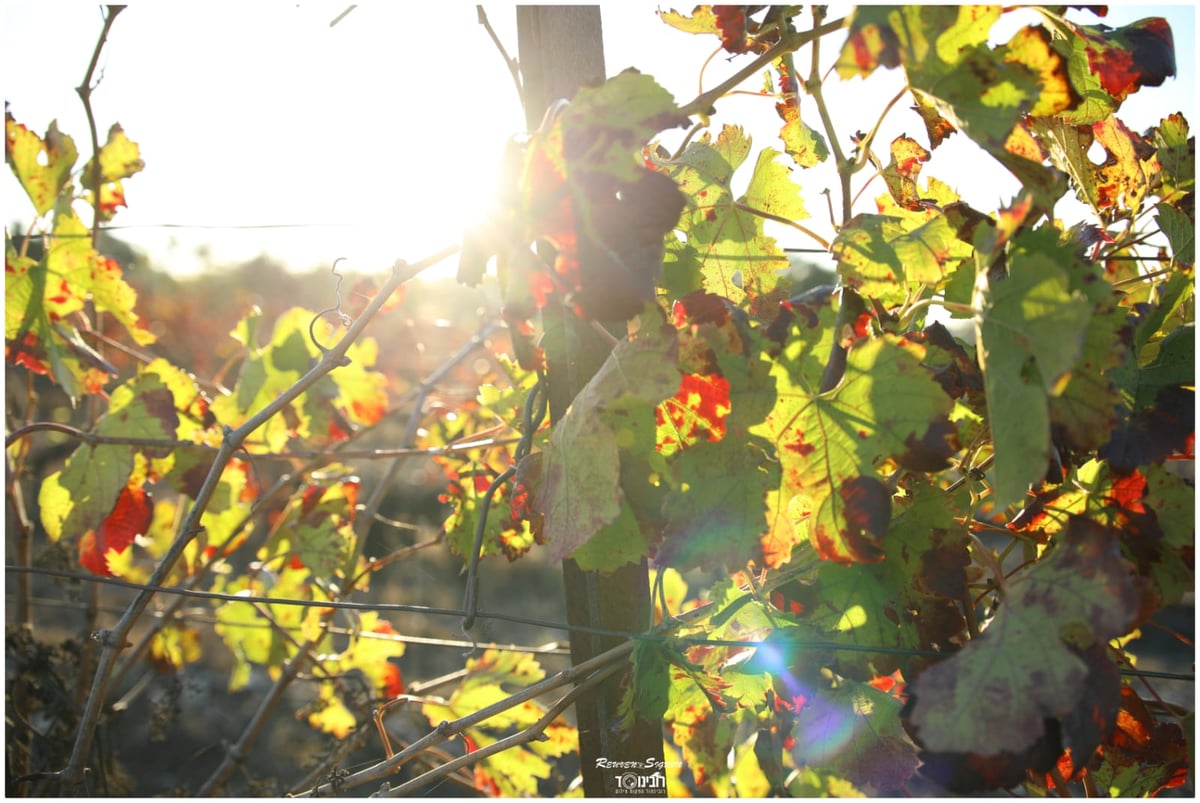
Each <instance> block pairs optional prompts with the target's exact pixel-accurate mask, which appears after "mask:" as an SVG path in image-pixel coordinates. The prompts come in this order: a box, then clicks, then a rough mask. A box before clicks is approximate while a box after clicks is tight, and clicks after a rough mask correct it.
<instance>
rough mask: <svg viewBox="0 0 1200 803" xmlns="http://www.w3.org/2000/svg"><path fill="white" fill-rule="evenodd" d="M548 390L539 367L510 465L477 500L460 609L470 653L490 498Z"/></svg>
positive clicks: (540, 413)
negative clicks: (473, 538)
mask: <svg viewBox="0 0 1200 803" xmlns="http://www.w3.org/2000/svg"><path fill="white" fill-rule="evenodd" d="M549 400H550V395H549V390H548V389H547V387H546V374H545V373H544V372H543V371H538V381H537V384H535V385H534V386H533V388H532V389H531V390H530V391H529V395H527V396H526V397H525V406H524V408H523V410H522V413H521V425H522V430H523V431H522V433H521V442H520V443H519V444H517V448H516V450H515V451H514V453H513V465H511V466H509V467H508V468H507V469H505V470H504V471H503V472H502V473H501V474H500V475H499V476H498V477H496V479H494V480H492V484H491V485H489V486H488V489H487V491H485V492H484V494H483V499H482V500H480V506H479V519H478V521H477V522H476V523H475V541H474V545H473V547H472V549H471V559H470V562H469V564H468V566H467V589H466V593H465V595H464V597H463V611H464V612H465V616H464V617H463V620H462V632H463V635H464V636H466V637H467V638H468V639H470V640H471V649H470V650H468V651H467V652H466V653H464V655H465V656H467V657H470V656H471V655H474V654H475V653H476V651H478V649H479V642H478V641H476V640H475V636H474V635H473V634H472V633H471V628H472V627H473V626H474V625H475V619H476V617H477V616H478V615H479V607H478V606H479V554H480V552H481V551H482V550H483V535H484V528H485V527H486V526H487V517H488V512H489V511H490V509H491V506H492V498H493V497H494V496H495V495H496V492H497V491H498V490H500V487H501V486H502V485H504V483H506V482H508V481H509V480H510V479H512V478H513V476H514V475H515V474H516V473H517V467H516V464H517V463H519V462H521V460H523V459H524V458H525V456H526V455H528V454H529V450H530V448H531V447H532V445H533V436H534V433H535V432H537V430H538V429H539V428H540V427H541V426H542V421H544V420H545V418H546V411H547V407H548V406H549Z"/></svg>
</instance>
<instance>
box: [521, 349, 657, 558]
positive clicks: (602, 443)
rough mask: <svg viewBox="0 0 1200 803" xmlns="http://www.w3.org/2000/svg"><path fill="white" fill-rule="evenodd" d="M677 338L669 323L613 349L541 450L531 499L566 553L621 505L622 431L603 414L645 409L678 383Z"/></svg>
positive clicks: (548, 534)
mask: <svg viewBox="0 0 1200 803" xmlns="http://www.w3.org/2000/svg"><path fill="white" fill-rule="evenodd" d="M676 348H677V346H676V339H675V334H674V329H673V328H670V327H667V328H666V329H665V330H664V331H662V332H659V333H657V334H654V333H651V334H648V335H643V336H642V337H639V338H638V339H636V340H633V341H625V342H622V343H620V344H618V345H617V347H616V348H615V349H613V352H612V354H611V355H610V356H609V357H608V359H607V360H606V361H605V362H604V364H603V365H602V366H601V367H600V370H598V371H597V372H596V374H595V376H593V377H592V379H591V381H590V382H588V384H587V386H586V387H584V389H583V390H582V391H580V393H579V395H578V396H577V397H576V398H575V400H574V401H573V402H572V403H571V406H570V408H568V410H567V413H566V415H564V416H563V418H562V420H561V421H559V422H558V423H557V424H556V425H555V426H554V429H553V431H552V432H551V435H550V440H549V442H547V444H546V447H545V449H544V450H543V451H542V462H541V477H540V483H539V485H538V487H537V489H536V491H535V492H534V498H533V506H534V509H535V510H537V511H538V512H540V513H541V514H542V515H543V517H544V519H543V530H542V532H543V537H544V539H545V542H546V543H548V544H549V545H550V548H551V555H552V556H553V558H554V559H555V560H561V559H562V558H564V557H566V556H567V555H569V554H571V553H572V552H574V551H575V550H576V549H578V548H579V547H580V546H583V544H585V543H587V542H588V540H590V539H591V538H592V536H594V535H595V534H596V533H597V532H598V531H599V530H600V529H601V528H602V527H604V525H606V524H609V523H611V522H612V521H613V520H615V519H616V518H617V516H618V515H619V514H620V512H621V499H622V492H621V482H620V480H621V472H620V469H621V465H620V462H621V461H620V456H619V439H618V434H619V433H618V432H617V431H615V430H614V427H613V425H612V424H611V423H608V422H607V421H606V420H605V416H604V415H603V414H604V413H606V412H608V413H616V412H618V411H620V412H621V413H622V414H626V415H632V416H646V417H647V418H648V420H650V421H652V420H653V416H654V408H655V407H656V406H657V405H658V403H659V402H661V401H662V400H663V399H664V398H666V397H668V396H670V395H671V394H673V393H674V392H675V389H676V388H678V387H679V373H678V371H677V370H676V368H675V360H676V358H675V350H676Z"/></svg>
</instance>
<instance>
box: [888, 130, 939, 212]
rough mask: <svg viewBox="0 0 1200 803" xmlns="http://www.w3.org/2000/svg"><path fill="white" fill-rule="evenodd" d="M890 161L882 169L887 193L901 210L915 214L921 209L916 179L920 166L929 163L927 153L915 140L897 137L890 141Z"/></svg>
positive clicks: (919, 172)
mask: <svg viewBox="0 0 1200 803" xmlns="http://www.w3.org/2000/svg"><path fill="white" fill-rule="evenodd" d="M891 152H892V160H891V161H890V162H888V164H887V167H885V168H883V180H884V181H885V182H886V183H887V188H888V192H890V193H891V194H892V198H893V199H894V200H895V201H896V203H898V204H899V205H900V206H902V207H903V208H905V209H907V210H909V211H912V212H915V211H918V210H919V209H920V208H921V196H920V193H919V192H918V191H917V177H918V176H919V175H920V174H921V165H922V164H923V163H925V162H928V161H929V151H927V150H925V149H924V148H922V147H921V146H920V145H919V144H918V143H917V141H916V140H914V139H910V138H909V137H906V136H903V135H901V136H899V137H896V138H895V139H894V140H892V145H891Z"/></svg>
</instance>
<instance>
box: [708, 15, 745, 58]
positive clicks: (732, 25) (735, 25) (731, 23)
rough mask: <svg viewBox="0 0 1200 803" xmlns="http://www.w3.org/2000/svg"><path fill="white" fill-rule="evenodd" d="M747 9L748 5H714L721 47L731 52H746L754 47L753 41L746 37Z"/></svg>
mask: <svg viewBox="0 0 1200 803" xmlns="http://www.w3.org/2000/svg"><path fill="white" fill-rule="evenodd" d="M746 9H747V6H713V17H715V18H716V21H717V30H719V31H720V32H721V47H723V48H725V50H726V51H728V52H729V53H745V52H747V51H748V50H751V49H752V48H753V42H751V41H750V40H749V39H748V38H747V37H746Z"/></svg>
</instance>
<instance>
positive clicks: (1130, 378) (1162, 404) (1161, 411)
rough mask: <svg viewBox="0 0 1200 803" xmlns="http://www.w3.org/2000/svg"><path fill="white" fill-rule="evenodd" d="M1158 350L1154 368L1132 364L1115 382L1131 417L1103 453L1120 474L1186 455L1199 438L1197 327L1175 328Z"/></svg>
mask: <svg viewBox="0 0 1200 803" xmlns="http://www.w3.org/2000/svg"><path fill="white" fill-rule="evenodd" d="M1158 346H1159V348H1158V354H1157V355H1156V357H1155V358H1154V360H1153V361H1152V362H1150V364H1148V365H1146V366H1145V367H1143V368H1134V367H1133V366H1132V365H1130V364H1127V365H1125V366H1122V370H1121V371H1120V372H1119V373H1118V374H1117V376H1116V378H1115V380H1116V382H1117V384H1118V386H1119V387H1120V389H1121V391H1122V393H1123V401H1124V404H1123V406H1122V407H1123V411H1125V410H1127V411H1128V413H1127V415H1124V416H1122V418H1121V420H1120V421H1119V422H1118V425H1117V426H1116V427H1115V428H1114V429H1113V430H1112V431H1111V432H1110V433H1109V434H1110V436H1111V437H1110V439H1109V441H1108V443H1106V444H1104V445H1103V446H1102V447H1101V448H1100V452H1099V453H1100V456H1101V457H1102V458H1105V459H1107V460H1108V461H1109V462H1110V464H1111V465H1112V467H1113V469H1114V470H1115V471H1117V472H1120V473H1128V472H1129V471H1131V470H1133V469H1134V468H1135V467H1137V466H1142V465H1148V464H1151V463H1156V462H1159V461H1161V460H1163V459H1164V458H1166V457H1167V456H1168V455H1170V454H1171V453H1173V452H1176V451H1186V450H1188V448H1189V446H1188V444H1189V442H1190V441H1192V440H1193V439H1194V437H1195V390H1194V388H1192V385H1193V384H1194V381H1195V363H1194V358H1195V350H1196V334H1195V326H1194V325H1193V324H1187V325H1185V326H1180V327H1178V328H1176V329H1174V330H1173V331H1172V332H1171V334H1169V335H1167V337H1165V338H1163V339H1162V340H1161V341H1160V342H1159V344H1158Z"/></svg>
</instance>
